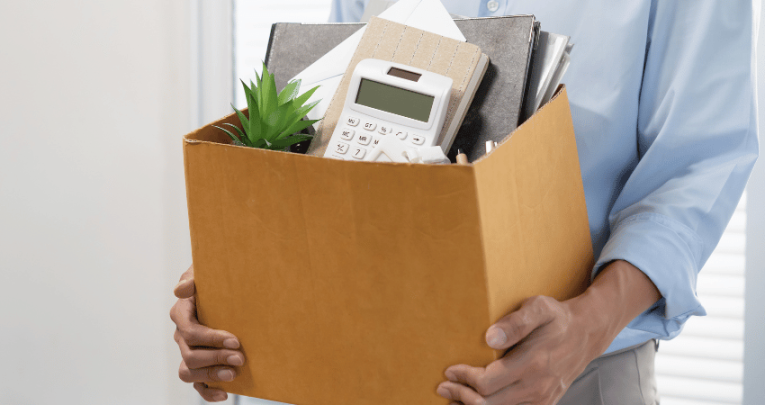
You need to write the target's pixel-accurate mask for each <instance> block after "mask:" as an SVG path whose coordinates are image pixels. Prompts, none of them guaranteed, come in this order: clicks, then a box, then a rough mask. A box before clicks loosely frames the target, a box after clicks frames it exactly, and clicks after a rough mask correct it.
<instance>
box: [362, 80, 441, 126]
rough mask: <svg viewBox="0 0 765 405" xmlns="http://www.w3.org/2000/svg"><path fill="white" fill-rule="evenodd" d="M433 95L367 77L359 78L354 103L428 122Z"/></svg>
mask: <svg viewBox="0 0 765 405" xmlns="http://www.w3.org/2000/svg"><path fill="white" fill-rule="evenodd" d="M434 100H435V97H432V96H427V95H425V94H420V93H417V92H414V91H410V90H405V89H402V88H399V87H395V86H391V85H388V84H383V83H378V82H375V81H372V80H369V79H361V84H360V85H359V92H358V95H357V96H356V104H361V105H364V106H367V107H371V108H374V109H376V110H382V111H386V112H389V113H391V114H396V115H401V116H404V117H407V118H411V119H413V120H417V121H422V122H428V118H429V117H430V109H431V108H432V107H433V101H434Z"/></svg>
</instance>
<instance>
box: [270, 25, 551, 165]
mask: <svg viewBox="0 0 765 405" xmlns="http://www.w3.org/2000/svg"><path fill="white" fill-rule="evenodd" d="M455 23H456V24H457V27H458V28H459V29H460V31H462V34H463V35H464V36H465V38H466V39H467V42H469V43H472V44H475V45H478V46H479V47H480V48H481V50H482V52H483V53H485V54H487V55H488V56H489V59H490V61H491V63H490V64H489V67H488V70H487V71H486V74H485V75H484V78H483V82H481V85H480V86H479V87H478V91H477V92H476V95H475V98H474V99H473V103H472V105H471V106H470V108H469V109H468V112H467V115H466V116H465V119H464V121H463V123H462V127H461V128H460V130H459V132H458V133H457V137H456V138H455V140H454V144H453V145H452V149H451V151H450V152H449V157H450V158H451V159H452V160H454V156H455V155H456V150H457V148H459V149H461V150H462V151H463V152H465V154H467V156H468V159H469V160H470V161H471V162H472V161H475V160H477V159H478V158H480V157H481V156H483V155H484V154H485V152H486V149H485V148H486V146H485V145H486V141H489V140H492V141H495V142H501V141H502V140H504V139H505V138H506V137H507V135H508V134H510V133H511V132H512V131H513V130H515V128H516V127H517V126H518V125H520V123H521V122H522V120H523V119H525V117H523V116H522V111H523V103H524V99H525V95H526V87H527V86H526V82H527V78H528V76H529V73H528V72H529V70H530V66H531V64H532V62H533V61H532V56H533V50H534V48H535V46H536V42H537V38H538V35H539V23H538V22H537V21H536V19H535V18H534V16H533V15H520V16H504V17H486V18H468V19H461V20H455ZM363 26H364V24H361V23H339V24H301V23H276V24H274V25H273V26H272V27H271V38H270V40H269V42H268V49H267V51H266V60H265V62H266V65H267V66H268V70H269V72H271V73H272V74H274V75H275V77H276V85H277V87H278V88H279V89H280V90H281V89H282V88H283V87H284V86H286V85H287V81H288V80H289V79H291V78H293V77H295V76H296V75H297V74H298V73H300V72H302V71H303V70H304V69H305V68H307V67H308V66H310V65H311V64H312V63H313V62H315V61H316V60H318V59H319V58H320V57H321V56H323V55H324V54H325V53H327V52H329V51H330V50H331V49H332V48H334V47H335V46H337V45H338V44H340V42H342V41H343V40H345V39H346V38H348V37H349V36H351V34H353V33H354V32H356V31H357V30H359V29H360V28H361V27H363Z"/></svg>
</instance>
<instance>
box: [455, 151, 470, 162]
mask: <svg viewBox="0 0 765 405" xmlns="http://www.w3.org/2000/svg"><path fill="white" fill-rule="evenodd" d="M457 164H458V165H466V164H468V159H467V155H466V154H465V153H463V152H462V150H461V149H457Z"/></svg>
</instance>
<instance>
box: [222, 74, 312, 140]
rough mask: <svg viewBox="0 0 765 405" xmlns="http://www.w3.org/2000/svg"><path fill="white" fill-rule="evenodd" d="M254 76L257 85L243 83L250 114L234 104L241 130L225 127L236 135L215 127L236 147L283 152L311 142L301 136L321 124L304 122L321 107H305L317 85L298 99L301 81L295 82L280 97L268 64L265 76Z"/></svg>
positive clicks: (236, 127)
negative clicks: (316, 108) (298, 144)
mask: <svg viewBox="0 0 765 405" xmlns="http://www.w3.org/2000/svg"><path fill="white" fill-rule="evenodd" d="M255 76H256V82H255V83H253V82H252V81H250V85H249V86H247V84H246V83H245V82H244V81H242V86H244V94H245V96H246V98H247V108H248V114H245V113H244V112H243V111H240V110H238V109H237V108H236V107H234V105H233V104H232V105H231V107H232V108H233V109H234V111H236V115H237V116H238V117H239V122H240V123H241V125H242V127H241V128H239V127H238V126H236V125H234V124H230V123H225V124H223V125H226V126H228V127H230V128H231V129H233V131H234V132H232V131H231V130H229V129H226V128H222V127H219V126H215V127H216V128H218V129H220V130H222V131H224V132H225V133H226V134H228V136H229V137H231V139H232V140H233V142H234V144H235V145H239V146H249V147H252V148H262V149H271V150H284V149H286V148H288V147H289V146H290V145H293V144H295V143H298V142H302V141H305V140H307V139H311V135H306V134H299V132H300V131H302V130H304V129H305V128H308V126H310V125H313V124H314V123H316V122H318V121H319V120H303V118H304V117H305V115H306V114H308V112H309V111H311V109H313V108H314V107H315V106H316V104H318V101H315V102H313V103H310V104H305V103H306V101H308V99H309V98H311V95H313V93H314V92H315V91H316V89H317V88H318V86H317V87H314V88H312V89H311V90H308V91H307V92H305V93H304V94H302V95H300V96H298V94H300V80H295V81H291V82H289V83H288V84H287V86H285V87H284V89H283V90H282V91H281V92H279V94H277V92H276V82H275V80H274V76H273V75H272V74H270V73H268V69H267V68H266V65H265V63H264V64H263V76H262V77H261V76H259V75H258V74H257V72H255ZM304 104H305V105H304ZM235 132H236V133H235Z"/></svg>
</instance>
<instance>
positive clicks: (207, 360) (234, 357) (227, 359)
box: [178, 338, 244, 369]
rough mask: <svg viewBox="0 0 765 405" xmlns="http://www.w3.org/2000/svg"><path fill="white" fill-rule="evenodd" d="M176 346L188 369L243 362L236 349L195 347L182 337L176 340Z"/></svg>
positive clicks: (240, 354)
mask: <svg viewBox="0 0 765 405" xmlns="http://www.w3.org/2000/svg"><path fill="white" fill-rule="evenodd" d="M178 346H179V347H180V348H181V356H182V357H183V361H184V362H185V363H186V366H188V368H190V369H195V368H202V367H210V366H234V367H239V366H241V365H243V364H244V354H243V353H241V352H238V351H236V350H227V349H206V348H203V349H195V348H191V347H189V345H188V344H186V341H185V340H184V339H183V338H181V339H179V340H178Z"/></svg>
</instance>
